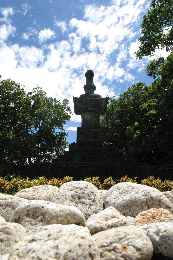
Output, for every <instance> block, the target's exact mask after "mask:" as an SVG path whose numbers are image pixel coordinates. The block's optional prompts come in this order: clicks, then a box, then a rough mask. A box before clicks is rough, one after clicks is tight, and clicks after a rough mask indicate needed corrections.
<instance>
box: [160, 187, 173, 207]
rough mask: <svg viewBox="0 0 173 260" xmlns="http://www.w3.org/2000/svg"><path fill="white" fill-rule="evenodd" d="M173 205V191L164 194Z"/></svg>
mask: <svg viewBox="0 0 173 260" xmlns="http://www.w3.org/2000/svg"><path fill="white" fill-rule="evenodd" d="M162 193H163V194H164V195H165V196H166V197H167V198H168V199H169V200H170V202H171V203H172V204H173V190H170V191H164V192H162Z"/></svg>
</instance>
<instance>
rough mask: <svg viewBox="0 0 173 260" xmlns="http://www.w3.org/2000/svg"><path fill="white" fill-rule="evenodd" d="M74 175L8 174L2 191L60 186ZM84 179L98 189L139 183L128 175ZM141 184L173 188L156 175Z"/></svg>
mask: <svg viewBox="0 0 173 260" xmlns="http://www.w3.org/2000/svg"><path fill="white" fill-rule="evenodd" d="M72 180H73V177H70V176H66V177H64V178H63V179H59V178H52V179H47V178H46V177H44V176H41V177H38V178H36V179H33V180H31V179H29V178H26V179H22V177H20V176H16V177H15V176H14V175H12V176H6V177H4V178H2V177H0V192H1V193H5V194H12V195H13V194H15V193H16V192H18V191H19V190H22V189H26V188H29V187H32V186H38V185H53V186H57V187H60V186H61V185H62V184H63V183H66V182H69V181H72ZM84 181H88V182H91V183H92V184H94V185H95V186H96V187H97V188H98V189H105V190H107V189H110V188H111V187H112V186H113V185H115V184H116V183H120V182H133V183H137V177H134V178H130V177H128V176H127V175H126V176H124V177H122V178H121V179H119V180H113V179H112V177H109V178H106V179H105V180H104V181H103V182H101V181H100V179H99V177H88V178H85V179H84ZM140 184H143V185H148V186H151V187H154V188H156V189H158V190H160V191H169V190H173V181H170V180H164V181H162V180H160V179H159V178H157V179H155V178H154V176H149V177H148V178H147V179H144V180H141V181H140Z"/></svg>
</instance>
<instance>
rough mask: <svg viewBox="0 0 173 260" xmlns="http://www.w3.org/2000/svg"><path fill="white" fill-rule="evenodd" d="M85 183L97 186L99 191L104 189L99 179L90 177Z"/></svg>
mask: <svg viewBox="0 0 173 260" xmlns="http://www.w3.org/2000/svg"><path fill="white" fill-rule="evenodd" d="M84 181H88V182H91V183H92V184H93V185H95V186H96V187H97V188H98V189H101V188H102V185H101V182H100V180H99V177H88V178H85V179H84Z"/></svg>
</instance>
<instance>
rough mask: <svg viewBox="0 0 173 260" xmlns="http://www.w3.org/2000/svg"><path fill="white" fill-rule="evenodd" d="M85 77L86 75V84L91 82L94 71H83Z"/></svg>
mask: <svg viewBox="0 0 173 260" xmlns="http://www.w3.org/2000/svg"><path fill="white" fill-rule="evenodd" d="M85 77H86V85H90V84H92V83H93V77H94V72H93V71H92V70H87V72H86V73H85Z"/></svg>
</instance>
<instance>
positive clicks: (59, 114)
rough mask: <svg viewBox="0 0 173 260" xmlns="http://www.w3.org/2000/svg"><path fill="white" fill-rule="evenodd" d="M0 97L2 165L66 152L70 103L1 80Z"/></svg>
mask: <svg viewBox="0 0 173 260" xmlns="http://www.w3.org/2000/svg"><path fill="white" fill-rule="evenodd" d="M0 96H1V102H0V103H1V140H0V145H1V163H5V162H10V163H15V164H25V163H27V162H28V163H31V162H41V161H49V160H51V159H52V158H54V157H57V156H58V154H61V153H62V152H63V151H64V149H65V147H66V139H65V136H66V134H65V132H64V128H63V125H64V124H65V122H66V120H69V119H70V108H69V106H68V100H66V99H65V100H63V101H62V102H60V101H58V100H56V99H55V98H50V97H47V95H46V93H45V92H44V91H43V90H42V89H41V88H39V87H36V88H34V89H33V91H32V92H28V93H26V92H25V90H24V89H23V88H22V87H21V86H20V84H17V83H15V82H14V81H12V80H10V79H8V80H1V82H0Z"/></svg>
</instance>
